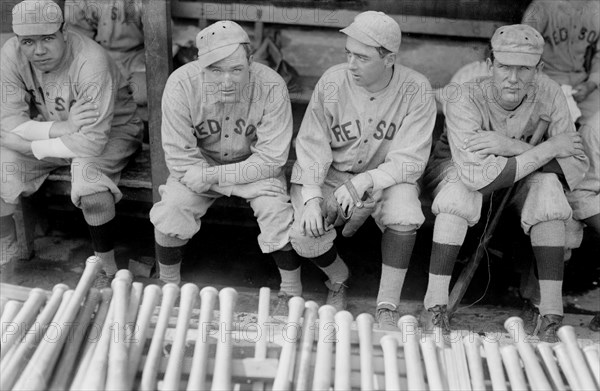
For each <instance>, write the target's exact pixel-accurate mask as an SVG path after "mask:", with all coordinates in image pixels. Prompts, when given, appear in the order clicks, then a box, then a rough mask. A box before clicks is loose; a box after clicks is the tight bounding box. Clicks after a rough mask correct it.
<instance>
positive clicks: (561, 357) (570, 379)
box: [552, 342, 581, 390]
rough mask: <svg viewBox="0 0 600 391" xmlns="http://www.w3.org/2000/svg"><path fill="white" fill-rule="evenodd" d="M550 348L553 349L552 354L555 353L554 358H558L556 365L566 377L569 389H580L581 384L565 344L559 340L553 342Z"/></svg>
mask: <svg viewBox="0 0 600 391" xmlns="http://www.w3.org/2000/svg"><path fill="white" fill-rule="evenodd" d="M552 349H553V350H554V354H556V359H557V360H558V365H559V366H560V369H561V370H562V372H563V374H564V375H565V378H566V379H567V383H569V387H571V390H581V385H580V384H579V378H578V377H577V371H575V368H574V367H573V363H572V362H571V359H570V358H569V351H568V350H567V346H566V345H565V344H564V342H559V343H557V344H555V345H554V346H553V347H552Z"/></svg>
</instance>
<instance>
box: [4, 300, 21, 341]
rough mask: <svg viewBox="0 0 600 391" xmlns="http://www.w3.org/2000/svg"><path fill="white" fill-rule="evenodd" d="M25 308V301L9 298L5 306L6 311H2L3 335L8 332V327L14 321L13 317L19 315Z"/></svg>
mask: <svg viewBox="0 0 600 391" xmlns="http://www.w3.org/2000/svg"><path fill="white" fill-rule="evenodd" d="M21 308H23V302H21V301H17V300H9V301H7V302H6V305H5V306H4V312H2V319H0V325H1V326H2V336H4V334H5V333H6V329H7V327H8V326H9V325H10V324H11V323H12V321H13V319H15V318H16V317H17V315H18V314H19V311H21Z"/></svg>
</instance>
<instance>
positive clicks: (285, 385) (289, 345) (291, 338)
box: [273, 296, 304, 391]
mask: <svg viewBox="0 0 600 391" xmlns="http://www.w3.org/2000/svg"><path fill="white" fill-rule="evenodd" d="M288 308H289V312H288V318H287V323H286V325H285V327H284V328H283V330H282V332H285V337H284V338H283V346H282V347H281V354H280V355H279V365H278V366H277V373H276V375H275V380H274V382H273V390H282V391H287V390H290V389H291V386H292V380H293V375H294V361H295V358H296V344H297V341H298V336H299V331H300V326H301V325H300V318H301V317H302V312H303V311H304V299H303V298H302V297H300V296H294V297H292V298H291V299H290V300H289V301H288Z"/></svg>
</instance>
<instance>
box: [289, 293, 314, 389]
mask: <svg viewBox="0 0 600 391" xmlns="http://www.w3.org/2000/svg"><path fill="white" fill-rule="evenodd" d="M318 311H319V305H318V304H317V303H315V302H314V301H307V302H306V303H304V315H303V317H304V323H303V324H302V342H301V343H300V352H299V359H298V365H297V367H296V376H295V379H296V382H295V384H296V387H295V389H296V390H308V389H310V364H311V362H312V352H313V343H314V340H315V322H316V320H317V312H318Z"/></svg>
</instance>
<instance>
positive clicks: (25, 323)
mask: <svg viewBox="0 0 600 391" xmlns="http://www.w3.org/2000/svg"><path fill="white" fill-rule="evenodd" d="M46 299H47V296H46V292H45V291H44V290H42V289H39V288H33V289H32V290H31V292H29V297H28V298H27V300H26V301H25V303H24V304H23V306H22V307H21V309H20V311H19V312H18V313H17V315H16V316H15V317H14V318H13V320H12V321H11V322H10V324H11V326H7V327H6V328H5V324H4V323H2V329H3V331H4V332H3V334H2V346H0V360H1V359H3V358H4V356H5V355H6V353H7V352H8V351H9V350H10V349H11V348H12V347H13V345H14V344H15V343H17V342H19V341H20V340H21V339H22V338H23V335H24V333H25V331H27V330H29V328H30V327H31V325H32V323H33V321H34V319H35V318H36V316H37V314H38V312H39V310H40V308H41V307H42V305H44V303H45V302H46ZM8 327H10V328H11V329H12V330H11V332H10V333H8V332H7V329H8Z"/></svg>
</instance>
